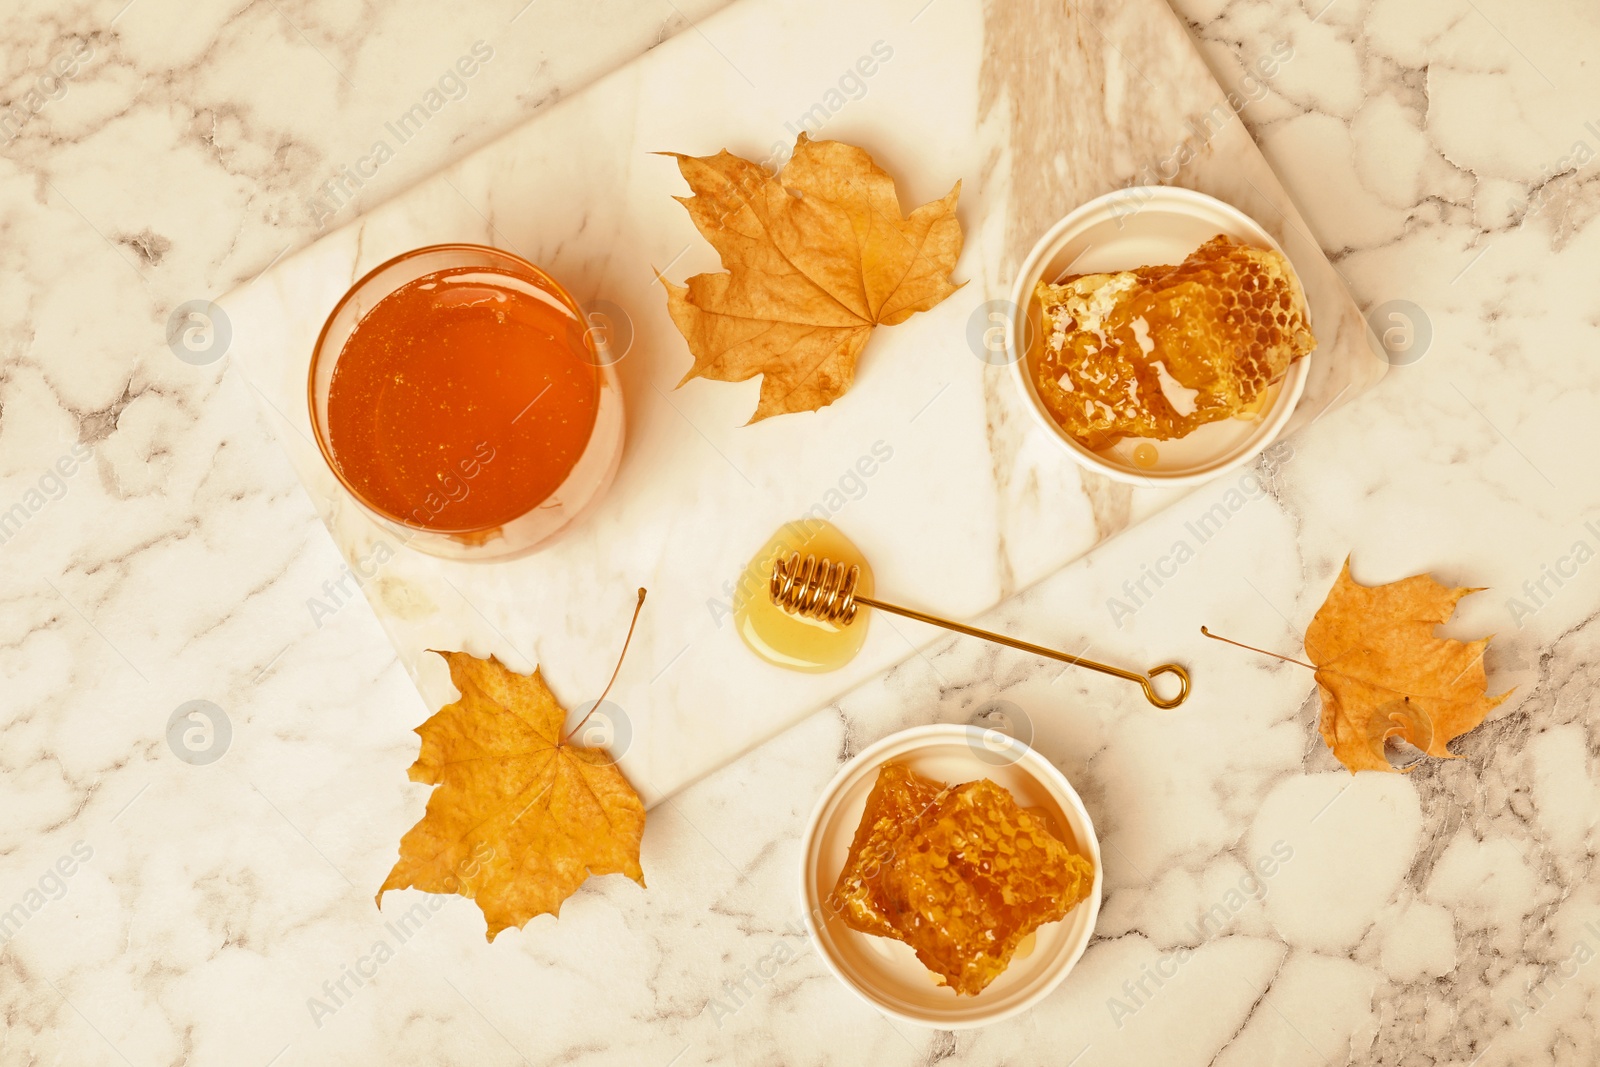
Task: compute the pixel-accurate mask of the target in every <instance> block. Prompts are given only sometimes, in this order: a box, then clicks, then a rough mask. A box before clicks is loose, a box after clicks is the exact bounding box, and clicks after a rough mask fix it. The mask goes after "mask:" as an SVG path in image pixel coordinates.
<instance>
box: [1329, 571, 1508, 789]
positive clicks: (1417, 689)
mask: <svg viewBox="0 0 1600 1067" xmlns="http://www.w3.org/2000/svg"><path fill="white" fill-rule="evenodd" d="M1475 592H1477V590H1476V589H1447V588H1445V587H1444V586H1443V585H1440V584H1439V583H1438V582H1436V581H1434V580H1433V578H1432V577H1431V576H1429V575H1426V574H1418V575H1414V576H1413V577H1410V578H1402V579H1401V580H1400V581H1397V582H1390V583H1389V584H1387V585H1378V586H1370V587H1369V586H1364V585H1359V584H1357V583H1356V582H1355V581H1354V580H1353V579H1352V578H1351V577H1350V561H1349V560H1348V559H1346V560H1345V563H1344V569H1343V570H1341V571H1340V572H1339V579H1338V581H1336V582H1334V584H1333V588H1332V589H1331V590H1330V591H1329V592H1328V599H1327V600H1326V601H1325V602H1324V603H1323V605H1322V607H1321V608H1319V609H1317V613H1316V615H1315V616H1313V618H1312V620H1311V625H1310V626H1308V627H1307V628H1306V642H1305V644H1306V655H1307V656H1308V657H1310V659H1311V662H1312V664H1314V665H1315V668H1316V679H1317V692H1318V694H1319V695H1320V696H1321V698H1322V722H1321V731H1322V739H1323V740H1324V741H1326V742H1327V744H1328V747H1329V748H1330V749H1332V750H1333V754H1334V755H1335V756H1337V757H1338V758H1339V762H1341V763H1343V764H1344V765H1345V766H1346V767H1348V768H1350V770H1351V771H1359V770H1374V771H1392V770H1394V768H1393V767H1392V766H1390V764H1389V760H1388V759H1387V758H1386V757H1385V755H1384V751H1383V745H1384V741H1385V740H1386V739H1388V738H1390V737H1400V738H1402V739H1404V740H1406V741H1408V742H1410V743H1411V744H1413V745H1415V746H1416V747H1417V748H1419V749H1421V750H1422V751H1424V752H1426V753H1427V754H1428V755H1430V756H1439V757H1442V758H1445V759H1454V758H1456V757H1455V756H1454V755H1453V754H1452V753H1451V752H1450V750H1449V749H1448V748H1446V747H1445V746H1446V745H1447V744H1448V743H1449V742H1450V741H1451V740H1452V739H1454V738H1456V737H1459V736H1460V735H1461V734H1464V733H1466V732H1467V731H1468V730H1471V729H1472V728H1474V727H1475V726H1477V725H1478V724H1479V723H1481V722H1482V721H1483V717H1484V716H1485V715H1487V714H1488V713H1489V711H1490V710H1491V709H1492V708H1494V706H1495V705H1497V704H1499V703H1500V702H1501V701H1502V700H1504V699H1505V698H1506V697H1507V696H1509V695H1510V690H1507V691H1506V692H1504V693H1501V694H1500V695H1499V696H1496V697H1491V696H1489V695H1487V688H1488V679H1487V677H1486V675H1485V674H1484V668H1483V652H1484V649H1485V648H1487V647H1488V644H1489V638H1487V637H1483V638H1479V639H1478V640H1476V641H1471V642H1463V641H1456V640H1454V639H1452V638H1443V637H1435V636H1434V633H1433V631H1434V628H1435V627H1436V626H1438V625H1439V624H1440V623H1443V622H1446V621H1448V620H1449V618H1450V616H1451V615H1453V614H1455V610H1456V602H1457V601H1459V600H1460V599H1461V598H1462V597H1464V596H1466V595H1467V594H1468V593H1475Z"/></svg>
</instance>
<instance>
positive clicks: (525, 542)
mask: <svg viewBox="0 0 1600 1067" xmlns="http://www.w3.org/2000/svg"><path fill="white" fill-rule="evenodd" d="M614 362H615V357H614V355H613V353H612V351H611V350H610V348H609V346H608V345H607V338H606V335H605V332H604V331H603V330H598V329H594V328H591V326H590V324H589V321H588V319H587V317H586V316H585V314H584V311H583V309H582V307H580V305H579V304H578V302H577V301H576V300H575V299H574V298H573V297H572V295H571V294H570V293H569V292H567V290H566V289H564V288H563V287H562V286H561V285H560V284H559V283H558V282H557V281H556V280H555V279H554V278H552V277H551V276H550V275H549V274H547V273H545V272H544V271H543V270H540V269H539V268H538V267H536V266H534V265H533V264H532V263H529V262H528V261H527V260H525V259H523V258H521V257H520V256H516V255H513V254H511V253H509V252H505V251H502V250H500V249H498V248H490V247H488V246H486V245H472V244H448V245H431V246H429V247H426V248H418V249H415V250H413V251H410V252H406V253H405V254H403V255H400V256H396V257H395V258H394V259H391V260H389V261H388V262H386V263H384V264H382V265H380V266H378V267H376V268H374V269H373V270H372V271H371V272H369V273H368V274H367V275H366V276H365V277H363V278H362V279H361V280H360V281H358V282H356V283H355V285H353V286H351V287H350V291H349V292H347V293H346V294H345V295H344V297H343V298H342V299H341V300H340V301H339V303H338V304H337V305H335V306H334V309H333V311H332V313H331V314H329V316H328V321H327V323H326V324H325V325H324V326H323V328H322V333H321V335H320V336H319V337H318V338H317V344H316V348H315V349H314V351H313V353H312V356H311V373H310V381H309V402H310V406H311V425H312V428H313V430H314V431H315V434H316V440H317V447H318V448H320V449H321V451H322V456H323V459H325V460H326V461H327V463H328V467H329V468H330V469H331V470H332V471H333V473H334V475H335V476H336V477H337V478H338V479H339V482H340V484H341V485H343V486H344V488H345V490H346V491H347V492H348V493H349V494H350V495H351V496H352V497H354V498H355V500H356V501H357V502H358V503H359V504H360V505H361V506H362V507H363V508H364V509H365V510H366V511H367V513H368V514H370V515H371V516H372V517H373V518H374V519H375V520H376V521H377V522H378V523H380V524H381V525H383V526H384V527H386V528H388V529H389V530H390V531H392V532H393V533H394V534H395V535H396V536H397V537H398V538H400V540H401V541H402V542H403V543H406V544H409V545H410V546H411V547H413V548H416V549H418V550H419V551H422V552H427V553H429V554H431V555H435V556H442V557H446V558H450V559H463V560H484V561H488V560H504V559H512V558H515V557H517V556H521V555H525V554H527V553H529V552H532V551H534V550H535V549H537V548H539V547H540V546H541V545H544V544H546V543H547V542H549V541H550V540H551V539H552V538H553V537H555V536H556V535H557V534H559V533H561V532H562V531H563V530H565V529H567V528H568V527H570V526H571V525H572V524H573V523H574V522H575V521H577V519H578V518H579V517H580V516H581V515H582V514H583V513H584V512H585V511H586V510H587V509H588V508H589V507H591V506H592V505H593V504H594V503H595V502H596V501H597V500H598V499H599V498H600V497H601V495H602V494H603V493H604V492H605V490H606V488H607V486H608V485H609V484H610V482H611V479H612V476H613V475H614V474H615V473H616V469H617V464H618V462H619V461H620V459H621V456H622V441H623V427H624V420H623V410H622V390H621V387H620V383H619V381H618V378H617V373H616V369H615V367H614V365H613V364H614Z"/></svg>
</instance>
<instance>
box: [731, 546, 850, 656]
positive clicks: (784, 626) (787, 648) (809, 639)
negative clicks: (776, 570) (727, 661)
mask: <svg viewBox="0 0 1600 1067" xmlns="http://www.w3.org/2000/svg"><path fill="white" fill-rule="evenodd" d="M793 552H799V553H801V554H802V555H816V556H818V557H819V558H820V557H826V558H828V559H830V560H832V561H834V562H835V563H843V564H844V565H845V566H846V567H849V566H852V565H853V566H857V567H860V568H861V577H860V579H859V580H858V581H857V583H856V591H857V592H859V593H860V594H862V595H863V596H871V595H872V568H871V567H870V566H869V565H868V564H867V561H866V559H865V557H863V556H862V555H861V550H860V549H858V548H856V546H855V545H854V544H852V543H851V542H850V539H849V538H847V537H846V536H845V535H844V534H842V533H840V532H839V530H838V528H837V527H835V526H834V525H833V524H832V523H830V522H825V521H824V520H822V519H797V520H795V521H794V522H791V523H787V524H785V525H784V526H783V528H782V529H780V530H779V531H778V532H777V533H775V534H773V535H772V538H771V539H770V540H769V541H767V543H766V544H765V545H763V546H762V547H761V550H760V551H759V552H757V553H756V554H755V557H754V558H753V559H751V560H750V565H749V566H748V567H746V568H745V570H744V573H743V574H742V575H740V576H739V582H738V585H737V586H736V587H735V589H734V593H733V621H734V628H735V629H736V630H738V632H739V636H740V637H741V638H743V639H744V643H745V644H747V645H749V646H750V650H751V651H752V652H754V653H755V654H756V655H758V656H760V657H761V658H762V659H764V660H766V661H767V662H768V663H775V664H777V665H778V666H779V667H787V668H789V669H790V670H795V671H810V672H813V673H821V672H824V671H832V670H837V669H838V668H840V667H842V666H844V665H845V664H846V663H848V662H850V660H852V659H854V658H855V655H856V653H857V652H860V651H861V646H862V645H863V644H864V643H865V642H866V640H867V619H866V615H865V613H864V612H863V613H861V614H858V615H857V617H856V619H855V621H854V622H852V623H850V624H849V625H848V626H840V625H839V624H837V623H831V622H823V621H820V620H817V619H810V618H803V617H800V616H797V615H791V614H789V613H788V612H786V611H784V610H783V609H781V608H779V607H778V606H777V605H776V604H774V603H773V602H772V597H771V595H770V594H769V592H768V584H769V582H770V580H771V578H772V565H773V563H775V562H776V561H777V559H778V557H779V556H780V555H783V556H787V555H789V554H790V553H793Z"/></svg>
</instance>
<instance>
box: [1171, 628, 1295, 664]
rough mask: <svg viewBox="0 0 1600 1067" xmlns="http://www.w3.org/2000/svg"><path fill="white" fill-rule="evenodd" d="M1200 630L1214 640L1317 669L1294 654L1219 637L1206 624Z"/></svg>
mask: <svg viewBox="0 0 1600 1067" xmlns="http://www.w3.org/2000/svg"><path fill="white" fill-rule="evenodd" d="M1200 632H1201V633H1203V634H1205V635H1206V636H1207V637H1209V638H1211V640H1213V641H1226V642H1227V643H1228V644H1230V645H1238V646H1239V647H1240V648H1248V649H1249V650H1250V651H1251V652H1259V653H1261V654H1262V655H1263V656H1271V657H1273V658H1274V659H1281V660H1283V662H1285V663H1298V664H1300V666H1302V667H1305V668H1306V669H1308V670H1313V671H1314V670H1316V669H1317V668H1316V666H1315V665H1314V664H1310V663H1307V662H1306V661H1305V660H1303V659H1295V658H1294V657H1293V656H1280V655H1279V654H1278V653H1276V652H1268V651H1267V650H1266V649H1264V648H1257V647H1256V646H1255V645H1247V644H1245V643H1244V642H1243V641H1235V640H1234V639H1233V638H1231V637H1218V636H1217V635H1216V634H1214V633H1212V632H1211V631H1210V630H1208V629H1206V628H1205V627H1204V626H1202V627H1200Z"/></svg>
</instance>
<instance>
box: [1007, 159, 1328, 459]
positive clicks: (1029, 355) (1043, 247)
mask: <svg viewBox="0 0 1600 1067" xmlns="http://www.w3.org/2000/svg"><path fill="white" fill-rule="evenodd" d="M1219 233H1225V234H1227V235H1228V236H1229V237H1232V238H1234V239H1235V240H1237V241H1242V242H1244V243H1246V244H1252V245H1256V246H1257V247H1265V248H1273V249H1276V250H1277V251H1278V252H1279V253H1282V252H1283V249H1282V248H1280V247H1279V245H1278V242H1277V241H1275V240H1273V239H1272V235H1271V234H1269V233H1267V231H1266V230H1264V229H1262V228H1261V225H1260V224H1259V223H1257V222H1256V221H1255V220H1254V219H1252V218H1251V217H1250V216H1248V215H1246V214H1245V213H1244V212H1242V211H1240V210H1239V209H1238V208H1236V207H1234V206H1233V205H1231V204H1225V203H1223V202H1222V201H1221V200H1218V199H1216V198H1215V197H1210V196H1207V195H1205V194H1204V193H1197V192H1194V191H1193V190H1191V189H1178V188H1173V187H1171V186H1166V185H1143V186H1134V187H1133V188H1129V189H1118V190H1116V191H1115V192H1111V193H1107V194H1106V195H1104V196H1100V197H1096V198H1095V199H1093V200H1091V201H1089V202H1088V203H1087V204H1084V205H1083V206H1082V207H1080V208H1078V209H1077V210H1076V211H1074V212H1072V213H1071V214H1070V215H1068V216H1067V217H1066V218H1064V219H1062V220H1061V221H1060V222H1058V223H1056V224H1055V225H1054V226H1052V227H1050V230H1049V232H1048V233H1046V234H1045V235H1044V236H1043V237H1042V238H1040V239H1039V243H1038V244H1036V245H1034V246H1033V251H1032V252H1030V253H1028V258H1027V259H1026V260H1024V261H1023V264H1022V270H1021V271H1020V272H1019V273H1018V275H1017V282H1016V286H1015V288H1013V289H1012V292H1011V322H1010V329H1009V330H1008V331H1007V332H1008V336H1009V346H1010V349H1009V351H1007V353H1006V357H1007V360H1008V361H1009V362H1010V364H1011V373H1012V375H1013V376H1014V377H1015V379H1016V382H1017V388H1019V389H1021V390H1022V395H1023V397H1024V398H1025V399H1026V400H1027V403H1028V408H1029V410H1030V411H1032V412H1033V415H1034V418H1036V419H1037V420H1038V421H1039V424H1040V425H1041V426H1043V427H1044V429H1045V431H1046V432H1047V433H1049V434H1050V436H1051V437H1052V438H1054V439H1055V440H1056V441H1058V442H1060V443H1061V446H1062V447H1063V448H1065V449H1066V450H1067V452H1068V453H1069V454H1070V455H1071V456H1072V458H1073V459H1075V460H1077V461H1078V463H1080V464H1082V465H1083V466H1085V467H1087V468H1088V469H1090V470H1092V471H1097V472H1099V473H1101V474H1104V475H1105V476H1107V477H1108V478H1115V479H1116V480H1118V481H1122V482H1131V483H1133V484H1136V485H1194V484H1198V483H1200V482H1204V481H1209V480H1210V479H1212V478H1214V477H1216V476H1217V475H1218V474H1221V473H1222V472H1224V471H1228V470H1232V469H1233V468H1235V467H1240V466H1243V465H1244V464H1246V463H1249V462H1250V461H1251V460H1253V459H1254V458H1255V457H1256V456H1257V455H1259V454H1260V453H1261V451H1262V450H1263V449H1265V448H1266V447H1267V446H1268V445H1270V444H1271V443H1272V442H1273V441H1274V440H1275V439H1276V438H1277V436H1278V434H1279V433H1281V432H1282V430H1283V427H1284V424H1285V423H1287V422H1288V421H1289V416H1290V415H1292V414H1293V413H1294V406H1295V404H1296V403H1298V402H1299V400H1300V393H1301V392H1302V391H1303V390H1304V389H1305V383H1306V376H1307V375H1308V373H1309V371H1310V364H1311V359H1312V358H1313V356H1314V355H1315V353H1313V354H1312V355H1308V356H1306V357H1305V358H1303V359H1301V360H1300V361H1299V362H1297V363H1295V364H1294V365H1293V366H1291V367H1290V368H1289V372H1288V373H1287V374H1286V375H1285V376H1284V378H1283V380H1282V381H1281V382H1279V383H1278V384H1277V385H1276V386H1274V387H1273V388H1274V390H1275V393H1274V395H1273V396H1272V399H1271V401H1270V404H1269V406H1268V407H1267V408H1266V410H1264V411H1263V412H1262V414H1261V417H1260V418H1258V419H1256V420H1253V421H1245V420H1242V419H1226V420H1223V421H1220V422H1213V423H1210V424H1208V425H1205V426H1202V427H1200V428H1199V429H1197V430H1195V431H1194V432H1193V433H1191V434H1188V435H1187V436H1184V437H1181V438H1177V439H1175V440H1172V441H1154V442H1151V444H1153V445H1154V446H1155V447H1156V450H1157V453H1158V456H1159V458H1158V459H1157V461H1156V463H1155V465H1154V466H1152V467H1143V466H1139V465H1137V464H1135V463H1134V461H1133V449H1134V448H1135V447H1137V446H1138V445H1139V444H1140V443H1141V442H1140V440H1139V439H1135V438H1125V439H1123V440H1122V441H1120V442H1119V443H1117V444H1116V445H1113V446H1112V447H1111V448H1109V449H1106V450H1105V451H1103V452H1091V451H1089V450H1088V449H1087V448H1084V447H1083V446H1082V445H1080V444H1079V443H1078V442H1077V441H1075V440H1073V439H1072V437H1071V436H1070V435H1069V434H1068V433H1067V432H1066V431H1065V430H1063V429H1062V428H1061V427H1060V426H1059V425H1058V424H1057V423H1056V421H1055V419H1053V418H1051V416H1050V412H1049V411H1047V410H1046V409H1045V406H1044V404H1043V403H1042V402H1041V401H1040V400H1039V394H1038V391H1037V390H1035V389H1034V385H1033V376H1032V373H1031V371H1030V363H1031V361H1032V360H1033V359H1034V358H1035V352H1034V349H1035V348H1036V347H1037V345H1038V341H1039V338H1040V336H1041V329H1040V325H1039V308H1038V302H1037V301H1036V300H1034V298H1033V289H1034V286H1035V285H1037V284H1038V283H1039V281H1040V280H1048V281H1052V282H1053V281H1055V280H1056V279H1058V278H1061V277H1063V276H1065V275H1068V274H1097V273H1101V272H1109V271H1118V270H1129V269H1132V268H1134V267H1141V266H1147V265H1152V264H1158V263H1179V262H1182V260H1183V258H1184V257H1185V256H1187V255H1188V254H1189V253H1190V252H1193V251H1194V250H1195V249H1196V248H1198V247H1200V245H1201V243H1202V242H1204V241H1206V240H1208V239H1209V238H1211V237H1214V236H1215V235H1217V234H1219ZM1297 273H1298V272H1297ZM1296 282H1297V284H1298V278H1297V279H1296ZM1308 314H1309V311H1308Z"/></svg>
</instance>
